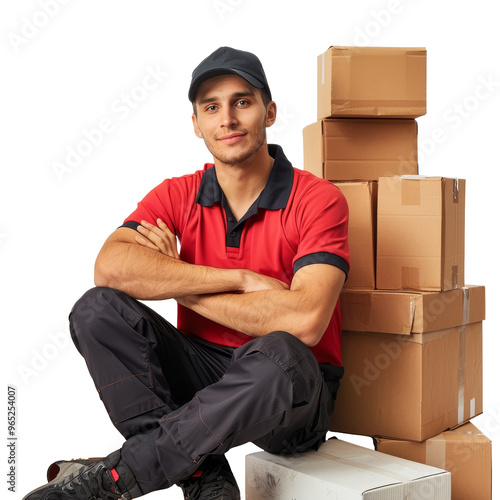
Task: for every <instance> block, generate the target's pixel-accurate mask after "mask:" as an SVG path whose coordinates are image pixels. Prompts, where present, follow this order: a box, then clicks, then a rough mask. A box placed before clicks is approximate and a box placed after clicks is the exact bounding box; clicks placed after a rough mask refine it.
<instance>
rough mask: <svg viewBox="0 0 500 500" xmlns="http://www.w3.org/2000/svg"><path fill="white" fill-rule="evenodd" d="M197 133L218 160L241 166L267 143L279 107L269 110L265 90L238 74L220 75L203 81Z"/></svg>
mask: <svg viewBox="0 0 500 500" xmlns="http://www.w3.org/2000/svg"><path fill="white" fill-rule="evenodd" d="M194 104H195V106H196V111H197V116H195V115H194V114H193V125H194V131H195V134H196V135H197V136H198V137H200V138H203V140H204V141H205V144H206V146H207V148H208V150H209V151H210V152H211V153H212V155H213V156H214V158H216V159H217V160H219V161H220V162H222V163H225V164H229V165H239V164H241V163H243V162H245V161H246V160H251V159H252V157H253V156H254V155H255V154H256V153H257V152H258V151H259V150H260V149H261V148H262V147H263V146H266V145H267V142H266V127H269V126H271V125H272V124H273V123H274V121H275V119H276V104H275V103H274V102H270V103H269V104H268V105H267V107H266V106H265V105H264V102H263V100H262V95H261V91H260V90H259V89H257V88H255V87H253V86H252V85H250V84H249V83H248V82H246V81H245V80H244V79H243V78H241V77H239V76H237V75H220V76H216V77H213V78H210V79H209V80H207V81H205V82H203V84H202V85H201V86H200V88H199V89H198V93H197V94H196V99H195V103H194Z"/></svg>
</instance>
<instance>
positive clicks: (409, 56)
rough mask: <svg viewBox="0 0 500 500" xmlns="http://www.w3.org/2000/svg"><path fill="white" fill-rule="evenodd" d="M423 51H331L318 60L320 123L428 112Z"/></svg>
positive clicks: (425, 62) (424, 51)
mask: <svg viewBox="0 0 500 500" xmlns="http://www.w3.org/2000/svg"><path fill="white" fill-rule="evenodd" d="M426 64H427V51H426V49H425V48H407V47H401V48H400V47H330V48H329V49H328V50H327V51H326V52H325V53H323V54H321V55H320V56H318V120H320V119H321V118H327V117H330V116H335V117H379V116H381V117H386V118H417V117H418V116H422V115H425V113H426Z"/></svg>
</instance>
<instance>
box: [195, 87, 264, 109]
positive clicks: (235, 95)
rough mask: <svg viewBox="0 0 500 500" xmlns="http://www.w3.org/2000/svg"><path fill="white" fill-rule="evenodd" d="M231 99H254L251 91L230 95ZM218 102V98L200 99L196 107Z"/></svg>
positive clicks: (253, 93)
mask: <svg viewBox="0 0 500 500" xmlns="http://www.w3.org/2000/svg"><path fill="white" fill-rule="evenodd" d="M230 97H231V98H232V99H237V98H240V97H255V92H254V91H253V90H248V91H246V92H235V93H234V94H231V96H230ZM217 100H218V97H215V96H214V97H205V98H203V99H200V100H199V101H198V105H200V106H201V105H202V104H208V103H209V102H214V101H217Z"/></svg>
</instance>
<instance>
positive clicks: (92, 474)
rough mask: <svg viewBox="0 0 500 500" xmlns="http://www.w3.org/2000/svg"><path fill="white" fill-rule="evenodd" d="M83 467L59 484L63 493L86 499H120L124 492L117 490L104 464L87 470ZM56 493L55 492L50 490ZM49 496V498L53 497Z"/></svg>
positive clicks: (51, 493) (50, 493)
mask: <svg viewBox="0 0 500 500" xmlns="http://www.w3.org/2000/svg"><path fill="white" fill-rule="evenodd" d="M85 468H86V467H85V466H84V467H81V468H80V469H79V470H78V471H77V472H74V473H72V474H70V475H69V476H67V477H65V478H64V479H63V480H62V481H61V482H60V483H58V485H59V486H60V487H61V490H62V491H61V495H58V496H63V495H64V498H65V497H66V496H74V497H75V499H76V498H85V499H86V500H87V499H88V500H119V499H121V498H123V497H122V494H121V493H120V492H119V491H117V490H116V487H115V483H114V481H113V479H112V478H111V477H110V473H109V472H108V471H107V469H105V468H104V466H103V465H98V466H95V467H91V468H90V469H88V470H85ZM48 493H49V495H52V497H53V496H55V495H54V493H55V492H48ZM52 497H50V496H49V498H52Z"/></svg>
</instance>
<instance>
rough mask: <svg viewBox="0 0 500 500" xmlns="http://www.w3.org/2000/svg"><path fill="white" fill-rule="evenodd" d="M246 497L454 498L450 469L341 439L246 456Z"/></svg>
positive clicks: (281, 499)
mask: <svg viewBox="0 0 500 500" xmlns="http://www.w3.org/2000/svg"><path fill="white" fill-rule="evenodd" d="M245 478H246V499H247V500H271V499H272V500H290V499H293V500H311V499H314V500H323V499H332V500H333V499H342V500H361V499H364V500H401V499H402V498H415V499H416V498H426V499H434V500H441V499H442V500H444V499H450V498H451V485H450V474H449V473H448V472H446V471H444V470H442V469H438V468H435V467H431V466H428V465H423V464H419V463H417V462H411V461H409V460H404V459H402V458H397V457H392V456H390V455H386V454H384V453H380V452H377V451H374V450H370V449H368V448H363V447H361V446H356V445H354V444H351V443H347V442H345V441H341V440H338V439H330V440H329V441H327V442H326V443H324V444H323V445H322V446H321V447H320V449H319V450H318V451H311V452H307V453H303V454H297V455H289V456H281V455H272V454H270V453H266V452H259V453H252V454H250V455H247V456H246V471H245Z"/></svg>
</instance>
